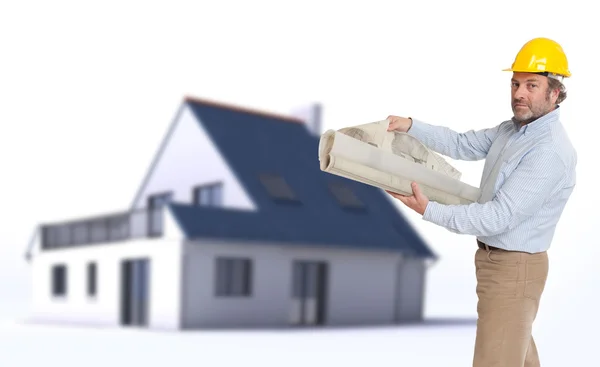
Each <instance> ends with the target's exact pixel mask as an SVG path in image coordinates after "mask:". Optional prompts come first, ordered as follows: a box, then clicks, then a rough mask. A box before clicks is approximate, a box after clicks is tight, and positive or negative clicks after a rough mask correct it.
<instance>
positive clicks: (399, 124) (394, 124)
mask: <svg viewBox="0 0 600 367" xmlns="http://www.w3.org/2000/svg"><path fill="white" fill-rule="evenodd" d="M387 120H388V121H389V125H388V129H387V130H388V131H393V130H395V131H400V132H403V133H405V132H407V131H408V130H409V129H410V127H411V126H412V119H410V118H406V117H400V116H392V115H390V116H388V117H387Z"/></svg>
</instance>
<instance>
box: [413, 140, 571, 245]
mask: <svg viewBox="0 0 600 367" xmlns="http://www.w3.org/2000/svg"><path fill="white" fill-rule="evenodd" d="M565 169H566V166H565V163H564V162H563V161H562V160H561V159H560V157H559V155H558V154H557V153H556V152H555V151H552V150H549V149H543V148H537V149H534V150H532V151H530V152H529V153H527V154H526V155H525V156H524V157H523V159H522V160H521V162H520V163H519V165H518V166H517V167H516V168H515V170H514V171H513V172H512V173H511V174H510V176H509V177H508V178H507V179H506V181H505V182H504V184H503V185H502V186H501V187H500V188H499V190H498V192H497V194H496V196H495V197H494V199H492V200H491V201H488V202H486V203H472V204H468V205H443V204H440V203H437V202H432V201H430V202H429V204H428V205H427V208H426V209H425V213H424V214H423V219H424V220H426V221H429V222H432V223H435V224H438V225H440V226H442V227H445V228H446V229H448V230H450V231H451V232H454V233H460V234H470V235H476V236H493V235H497V234H500V233H503V232H505V231H508V230H510V229H513V228H515V227H516V226H517V225H519V224H521V223H522V222H523V221H525V220H526V219H528V218H529V217H531V216H532V215H533V214H535V213H536V212H537V211H538V210H540V208H541V207H542V206H543V205H544V202H545V201H546V200H547V199H548V198H550V197H551V196H552V195H555V194H556V192H557V188H558V187H560V185H561V184H562V183H563V181H564V180H565V179H566V175H565Z"/></svg>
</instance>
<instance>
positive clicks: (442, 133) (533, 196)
mask: <svg viewBox="0 0 600 367" xmlns="http://www.w3.org/2000/svg"><path fill="white" fill-rule="evenodd" d="M559 117H560V108H559V107H558V106H557V108H556V109H554V110H553V111H551V112H550V113H548V114H546V115H545V116H542V117H540V118H539V119H537V120H535V121H533V122H531V123H529V124H527V125H525V126H523V127H522V128H519V126H518V124H516V123H515V122H514V121H513V120H512V119H511V120H507V121H504V122H502V123H501V124H499V125H497V126H495V127H492V128H487V129H482V130H477V131H476V130H470V131H467V132H464V133H458V132H456V131H453V130H451V129H449V128H447V127H442V126H435V125H431V124H428V123H425V122H423V121H419V120H416V119H413V125H412V127H411V128H410V130H409V131H408V133H409V134H411V135H412V136H414V137H416V138H417V139H419V140H420V141H421V142H422V143H423V144H425V145H426V146H428V147H429V148H430V149H432V150H434V151H436V152H438V153H440V154H443V155H445V156H448V157H451V158H453V159H456V160H466V161H476V160H481V159H484V158H485V165H484V169H483V175H482V178H481V183H480V186H479V187H480V188H481V190H482V194H481V198H480V199H479V200H478V202H476V203H472V204H469V205H443V204H440V203H437V202H433V201H430V202H429V204H428V205H427V208H426V210H425V213H424V215H423V219H424V220H427V221H429V222H431V223H435V224H437V225H440V226H443V227H445V228H446V229H448V230H449V231H451V232H454V233H459V234H467V235H474V236H476V237H477V238H478V239H479V240H480V241H482V242H484V243H486V244H488V245H490V246H495V247H499V248H503V249H506V250H514V251H523V252H530V253H535V252H541V251H546V250H548V249H549V248H550V243H551V242H552V238H553V237H554V233H555V229H556V225H557V223H558V220H559V218H560V216H561V214H562V212H563V209H564V207H565V205H566V203H567V200H568V199H569V197H570V195H571V193H572V191H573V188H574V187H575V167H576V165H577V152H576V151H575V149H574V147H573V145H572V144H571V141H570V140H569V137H568V136H567V133H566V131H565V129H564V127H563V125H562V123H561V122H560V118H559ZM486 183H487V185H486Z"/></svg>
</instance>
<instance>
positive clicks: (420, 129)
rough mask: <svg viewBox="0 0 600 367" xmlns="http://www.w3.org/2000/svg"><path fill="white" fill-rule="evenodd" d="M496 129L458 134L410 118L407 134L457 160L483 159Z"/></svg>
mask: <svg viewBox="0 0 600 367" xmlns="http://www.w3.org/2000/svg"><path fill="white" fill-rule="evenodd" d="M497 131H498V127H495V128H491V129H483V130H479V131H475V130H470V131H467V132H465V133H458V132H456V131H454V130H452V129H450V128H447V127H444V126H436V125H432V124H428V123H425V122H423V121H420V120H415V119H414V118H412V124H411V127H410V129H409V130H408V134H410V135H412V136H414V137H415V138H417V139H419V141H421V142H422V143H423V144H425V145H426V146H427V147H428V148H430V149H432V150H434V151H436V152H438V153H440V154H443V155H445V156H448V157H451V158H452V159H457V160H466V161H475V160H480V159H484V158H485V157H486V156H487V153H488V151H489V148H490V146H491V144H492V142H493V140H494V138H495V136H496V133H497Z"/></svg>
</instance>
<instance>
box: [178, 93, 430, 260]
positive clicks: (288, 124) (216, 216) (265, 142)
mask: <svg viewBox="0 0 600 367" xmlns="http://www.w3.org/2000/svg"><path fill="white" fill-rule="evenodd" d="M185 103H187V104H188V106H189V107H190V109H191V111H192V112H193V114H194V115H195V116H196V118H197V119H198V121H199V123H201V124H202V125H203V127H204V128H205V130H206V131H207V133H208V134H209V135H210V137H211V138H212V139H213V141H214V142H215V145H216V146H217V147H218V149H219V151H220V153H221V154H222V156H223V157H224V159H225V160H226V161H227V162H228V164H229V165H230V167H231V168H232V169H233V170H234V171H235V172H234V173H235V175H236V176H237V177H238V179H239V180H240V182H241V183H242V184H243V185H244V187H245V188H246V190H247V191H248V193H249V194H250V195H251V196H252V197H253V199H254V201H255V202H256V204H257V206H258V212H253V213H240V212H235V211H224V210H218V209H205V208H198V207H191V206H187V205H181V204H174V205H172V210H173V212H174V215H175V218H176V219H178V220H179V221H180V224H181V226H182V228H183V229H184V231H185V232H186V234H188V235H189V236H190V237H194V236H200V235H204V236H208V235H211V233H212V235H215V236H216V235H218V236H219V237H228V236H235V235H236V233H237V235H239V236H241V238H248V239H252V238H256V239H269V238H271V239H273V240H278V241H284V242H303V243H307V242H308V243H321V244H325V243H329V244H340V245H341V244H344V243H345V244H348V245H350V246H353V247H357V246H358V247H360V246H362V247H365V248H387V249H392V248H395V249H398V250H402V251H406V252H410V253H413V254H416V255H420V256H432V255H433V254H432V252H431V250H430V249H429V248H428V247H427V245H426V244H425V243H424V242H423V241H422V239H421V238H420V236H419V235H418V234H417V233H416V231H415V230H414V229H413V228H412V226H410V224H409V223H408V222H407V221H406V219H405V218H404V217H403V216H402V214H401V213H400V212H399V210H398V209H397V208H396V207H395V206H394V205H393V204H392V202H391V200H390V199H389V198H388V197H386V194H385V193H383V191H381V190H380V189H377V188H375V187H371V186H368V185H365V184H361V183H358V182H354V181H352V180H348V179H345V178H342V177H338V176H334V175H331V174H328V173H325V172H322V171H321V170H320V168H319V163H318V151H317V150H318V144H319V137H318V136H315V135H313V134H311V133H310V132H309V131H308V129H307V128H306V126H305V125H304V124H303V123H302V122H301V121H300V120H296V119H291V118H287V117H282V116H276V115H269V114H265V113H261V112H256V111H249V110H243V109H239V108H231V107H228V106H224V105H219V104H215V103H212V102H204V101H201V100H195V99H187V100H186V102H185ZM332 185H338V186H340V187H339V188H338V189H335V188H333V190H337V191H336V192H332V191H331V190H332ZM273 195H275V196H276V197H274V196H273ZM340 202H342V203H346V204H347V206H346V207H343V206H342V205H340ZM361 203H362V205H364V207H361ZM209 214H210V215H209ZM194 216H202V217H203V218H204V219H203V220H198V219H193V218H194ZM221 220H222V221H221ZM220 223H221V224H220ZM233 223H235V225H227V227H228V229H227V231H226V230H224V227H223V226H224V225H226V224H233ZM249 226H251V227H249ZM233 228H236V229H233ZM244 228H246V229H244ZM244 236H246V237H244Z"/></svg>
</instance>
